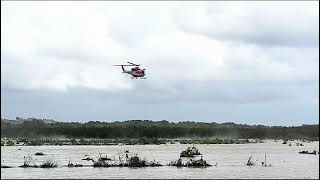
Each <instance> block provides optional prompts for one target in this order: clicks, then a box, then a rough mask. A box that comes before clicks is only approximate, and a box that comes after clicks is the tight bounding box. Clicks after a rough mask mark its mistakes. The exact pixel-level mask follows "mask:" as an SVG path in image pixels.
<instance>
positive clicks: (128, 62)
mask: <svg viewBox="0 0 320 180" xmlns="http://www.w3.org/2000/svg"><path fill="white" fill-rule="evenodd" d="M127 63H129V64H132V65H134V66H140V64H134V63H132V62H127Z"/></svg>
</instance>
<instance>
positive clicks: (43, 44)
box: [1, 1, 319, 125]
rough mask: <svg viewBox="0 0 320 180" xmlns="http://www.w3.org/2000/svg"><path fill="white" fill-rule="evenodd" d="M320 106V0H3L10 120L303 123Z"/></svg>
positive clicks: (4, 113)
mask: <svg viewBox="0 0 320 180" xmlns="http://www.w3.org/2000/svg"><path fill="white" fill-rule="evenodd" d="M126 61H131V62H135V63H139V64H142V66H143V68H146V76H147V79H145V80H132V79H131V78H130V76H129V75H128V74H123V73H121V68H120V67H115V66H113V65H114V64H122V63H125V62H126ZM318 108H319V1H301V2H298V1H291V2H289V1H286V2H276V1H269V2H268V1H264V2H262V1H261V2H245V1H239V2H230V1H229V2H222V1H211V2H210V1H207V2H190V1H185V2H172V1H171V2H170V1H162V2H128V1H122V2H107V1H105V2H104V1H95V2H89V1H77V2H62V1H56V2H36V1H34V2H23V1H15V2H9V1H5V2H3V1H1V117H4V118H9V119H15V117H17V116H18V117H23V118H28V117H36V118H50V119H56V120H59V121H83V122H84V121H90V120H102V121H115V120H118V121H123V120H128V119H149V120H168V121H171V122H177V121H187V120H189V121H205V122H218V123H221V122H231V121H232V122H235V123H242V124H264V125H301V124H318V123H319V110H318Z"/></svg>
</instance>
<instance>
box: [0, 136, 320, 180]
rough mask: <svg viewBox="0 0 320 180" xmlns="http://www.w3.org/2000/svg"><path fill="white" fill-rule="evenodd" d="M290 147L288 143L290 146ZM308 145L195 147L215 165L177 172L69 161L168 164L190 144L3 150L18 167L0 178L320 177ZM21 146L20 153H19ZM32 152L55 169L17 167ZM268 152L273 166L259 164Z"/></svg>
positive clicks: (6, 161)
mask: <svg viewBox="0 0 320 180" xmlns="http://www.w3.org/2000/svg"><path fill="white" fill-rule="evenodd" d="M288 143H289V142H288ZM303 144H304V146H296V143H294V142H292V146H288V144H282V141H278V142H274V141H273V140H269V141H265V143H258V144H212V145H204V144H203V145H196V147H197V148H198V149H199V150H200V152H201V153H202V154H203V159H204V160H206V161H207V162H208V163H210V164H212V165H215V164H216V163H217V166H211V167H206V168H190V167H189V168H188V167H181V168H177V167H174V166H161V167H143V168H129V167H92V166H85V167H72V168H68V167H66V165H67V164H68V161H69V160H70V159H71V161H72V163H80V164H83V165H92V162H90V161H84V160H81V159H82V158H85V155H86V154H88V155H89V156H90V157H93V158H96V157H97V155H98V154H99V152H100V153H102V154H105V153H106V154H108V156H111V157H112V156H114V157H115V158H118V155H119V154H120V153H124V152H125V151H126V150H129V152H130V153H131V154H133V153H138V156H139V157H145V158H146V159H147V160H149V161H151V160H153V159H154V160H156V161H159V162H160V163H161V164H164V165H165V164H168V163H169V162H170V161H172V160H177V159H178V158H179V155H180V152H181V151H182V150H185V149H186V147H188V146H190V145H187V144H168V145H112V146H94V145H91V146H81V145H76V146H1V164H2V165H6V166H14V167H13V168H1V179H5V178H14V179H17V178H24V179H26V178H33V179H39V178H46V179H52V178H55V179H58V178H63V179H66V178H73V179H79V178H80V179H81V178H86V179H90V178H92V179H93V178H94V179H106V178H139V179H142V178H159V179H163V178H180V179H181V178H186V179H188V178H192V179H198V178H201V179H214V178H219V179H230V178H238V179H239V178H243V179H248V178H250V179H257V178H263V179H267V178H286V179H289V178H290V179H297V178H303V179H319V154H317V155H313V154H299V153H298V152H299V151H302V150H308V151H313V150H317V151H319V141H317V142H311V143H307V142H305V143H303ZM19 148H21V150H18V149H19ZM39 151H41V152H43V153H45V154H46V155H45V156H34V155H33V154H34V153H36V152H39ZM28 154H32V157H33V158H35V163H36V164H41V163H42V162H43V160H44V159H46V158H53V159H54V160H55V161H56V162H57V163H58V167H57V168H48V169H43V168H19V167H18V166H20V165H22V164H23V157H24V156H27V155H28ZM265 154H266V157H267V164H271V166H270V167H263V166H261V161H264V158H265ZM251 155H252V157H253V161H254V162H255V165H254V166H246V162H247V160H248V158H249V157H250V156H251Z"/></svg>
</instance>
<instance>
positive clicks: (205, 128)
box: [1, 117, 319, 145]
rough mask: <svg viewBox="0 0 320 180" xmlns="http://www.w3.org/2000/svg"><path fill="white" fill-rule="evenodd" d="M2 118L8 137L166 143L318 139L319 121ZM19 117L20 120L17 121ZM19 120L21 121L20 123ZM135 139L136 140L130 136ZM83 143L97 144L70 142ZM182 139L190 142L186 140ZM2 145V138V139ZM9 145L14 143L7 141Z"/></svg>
mask: <svg viewBox="0 0 320 180" xmlns="http://www.w3.org/2000/svg"><path fill="white" fill-rule="evenodd" d="M21 119H22V118H18V117H17V120H6V119H1V137H2V138H3V137H7V138H41V137H47V138H48V139H49V138H53V137H64V138H68V139H76V138H77V139H81V138H82V139H117V140H116V142H114V141H113V140H107V141H103V142H99V143H104V144H112V143H118V142H120V139H123V143H125V144H163V143H165V141H163V140H162V139H174V138H195V137H197V138H198V139H201V140H198V141H197V143H202V144H219V143H245V142H241V141H235V142H232V141H231V140H228V141H224V142H221V139H222V138H221V139H220V140H219V141H218V140H216V139H213V140H212V139H210V138H212V137H228V139H305V140H319V125H318V124H317V125H302V126H290V127H285V126H263V125H246V124H244V125H243V124H235V123H221V124H218V123H215V122H212V123H204V122H190V121H187V122H178V123H173V122H168V121H165V120H163V121H149V120H130V121H124V122H118V121H116V122H99V121H95V122H94V121H90V122H87V123H79V122H56V121H52V120H51V121H45V120H43V119H35V118H31V119H28V120H23V121H21ZM18 120H19V121H18ZM18 122H20V123H18ZM128 139H134V140H128ZM40 143H44V142H39V141H28V144H26V145H39V144H40ZM46 143H50V144H52V143H54V145H62V144H63V143H64V142H61V141H48V142H46ZM71 143H77V144H78V143H81V144H85V143H88V144H96V143H97V142H94V141H93V142H92V141H86V140H83V141H82V142H71ZM182 143H188V141H187V142H185V141H183V142H182ZM1 144H2V145H4V144H3V142H1ZM6 145H13V143H12V142H6Z"/></svg>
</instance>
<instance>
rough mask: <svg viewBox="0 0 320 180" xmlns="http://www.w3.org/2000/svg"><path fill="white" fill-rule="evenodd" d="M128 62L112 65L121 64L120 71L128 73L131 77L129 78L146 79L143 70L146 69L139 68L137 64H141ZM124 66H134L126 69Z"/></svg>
mask: <svg viewBox="0 0 320 180" xmlns="http://www.w3.org/2000/svg"><path fill="white" fill-rule="evenodd" d="M127 63H128V64H120V65H114V66H121V68H122V73H127V74H130V75H131V76H132V77H131V79H134V78H135V79H138V78H140V79H147V78H146V77H144V76H145V72H144V71H145V70H146V69H140V68H139V66H140V65H141V64H134V63H132V62H127ZM124 66H135V67H134V68H131V70H126V69H124Z"/></svg>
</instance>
